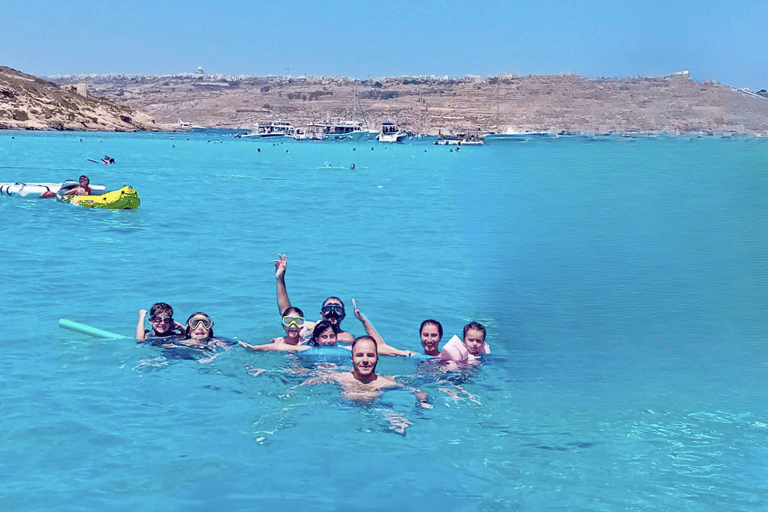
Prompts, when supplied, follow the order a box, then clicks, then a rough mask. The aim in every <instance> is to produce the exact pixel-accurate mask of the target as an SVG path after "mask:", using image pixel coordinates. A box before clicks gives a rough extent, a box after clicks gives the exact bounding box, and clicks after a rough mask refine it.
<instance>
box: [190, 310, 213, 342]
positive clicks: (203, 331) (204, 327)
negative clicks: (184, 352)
mask: <svg viewBox="0 0 768 512" xmlns="http://www.w3.org/2000/svg"><path fill="white" fill-rule="evenodd" d="M186 337H187V339H192V340H204V339H208V338H211V337H213V320H211V317H209V316H208V315H206V314H205V313H201V312H199V311H198V312H197V313H192V315H191V316H190V317H189V318H188V319H187V328H186Z"/></svg>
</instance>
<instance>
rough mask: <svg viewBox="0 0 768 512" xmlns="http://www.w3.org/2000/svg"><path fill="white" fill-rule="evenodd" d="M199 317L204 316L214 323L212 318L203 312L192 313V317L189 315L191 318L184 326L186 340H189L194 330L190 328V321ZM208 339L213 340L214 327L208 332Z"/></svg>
mask: <svg viewBox="0 0 768 512" xmlns="http://www.w3.org/2000/svg"><path fill="white" fill-rule="evenodd" d="M197 315H203V316H204V317H205V318H207V319H208V320H211V321H213V319H211V317H209V316H208V315H206V314H205V313H203V312H202V311H198V312H197V313H192V314H191V315H189V318H187V321H186V323H185V324H184V337H185V338H186V339H189V336H190V334H192V330H191V329H190V327H189V321H190V320H192V318H193V317H195V316H197ZM208 337H209V338H213V325H211V329H210V330H209V331H208Z"/></svg>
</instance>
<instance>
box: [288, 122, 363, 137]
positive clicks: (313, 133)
mask: <svg viewBox="0 0 768 512" xmlns="http://www.w3.org/2000/svg"><path fill="white" fill-rule="evenodd" d="M377 134H378V132H374V131H370V130H366V129H364V128H363V123H362V122H361V121H339V122H336V123H312V124H310V125H309V126H307V128H306V130H303V131H302V130H299V131H297V133H296V135H294V137H293V138H294V139H297V140H333V141H363V140H372V139H375V138H376V136H377Z"/></svg>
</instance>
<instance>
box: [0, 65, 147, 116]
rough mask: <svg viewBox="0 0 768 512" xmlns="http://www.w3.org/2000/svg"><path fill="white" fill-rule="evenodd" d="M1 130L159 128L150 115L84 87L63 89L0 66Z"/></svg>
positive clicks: (65, 87)
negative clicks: (96, 94)
mask: <svg viewBox="0 0 768 512" xmlns="http://www.w3.org/2000/svg"><path fill="white" fill-rule="evenodd" d="M0 129H11V130H94V131H146V130H158V129H160V128H159V127H158V126H157V125H156V123H155V121H154V120H153V119H152V118H151V117H149V116H148V115H147V114H144V113H142V112H139V111H137V110H134V109H133V108H131V107H129V106H127V105H121V104H119V103H116V102H114V101H112V100H109V99H105V98H96V97H93V96H90V95H88V93H87V89H86V88H85V87H82V86H81V87H80V88H77V87H74V88H73V87H67V86H60V85H57V84H55V83H53V82H50V81H47V80H43V79H41V78H37V77H34V76H32V75H27V74H25V73H22V72H20V71H16V70H15V69H11V68H8V67H4V66H0Z"/></svg>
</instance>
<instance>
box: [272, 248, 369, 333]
mask: <svg viewBox="0 0 768 512" xmlns="http://www.w3.org/2000/svg"><path fill="white" fill-rule="evenodd" d="M287 266H288V258H287V257H286V256H285V254H281V255H280V256H279V259H278V260H275V278H276V280H277V307H278V309H279V310H280V314H281V315H283V313H284V311H286V310H287V309H288V308H290V307H291V301H290V299H288V292H287V291H286V288H285V270H286V268H287ZM320 316H321V317H322V320H326V321H328V322H331V323H334V324H336V325H337V326H338V327H339V333H338V341H343V342H345V343H352V341H354V339H355V337H354V336H353V335H352V334H350V333H348V332H346V331H344V330H342V329H341V321H342V320H344V317H346V312H345V310H344V303H343V302H342V301H341V299H339V298H338V297H328V298H327V299H325V301H324V302H323V305H322V306H321V308H320ZM316 323H317V322H306V321H305V322H304V327H303V328H302V335H303V336H308V335H309V333H310V332H312V330H313V329H314V328H315V324H316Z"/></svg>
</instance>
